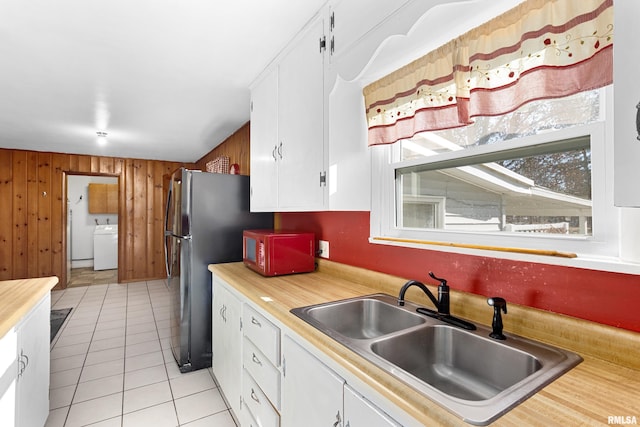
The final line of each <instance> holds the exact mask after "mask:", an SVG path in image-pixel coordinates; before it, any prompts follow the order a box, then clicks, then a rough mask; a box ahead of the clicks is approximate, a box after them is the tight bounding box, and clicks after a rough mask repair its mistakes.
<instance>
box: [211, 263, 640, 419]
mask: <svg viewBox="0 0 640 427" xmlns="http://www.w3.org/2000/svg"><path fill="white" fill-rule="evenodd" d="M209 270H211V271H212V272H214V273H215V274H216V275H218V276H219V277H220V278H222V279H223V280H225V281H226V282H227V283H229V284H230V285H232V286H234V288H235V289H236V290H238V291H239V292H240V293H241V294H243V295H245V296H246V297H247V298H248V299H249V300H250V301H252V302H253V303H255V305H257V306H259V307H261V308H262V309H264V310H265V311H266V312H268V313H269V314H271V315H272V316H273V317H274V318H276V319H278V320H279V321H280V322H282V324H283V325H285V326H286V327H288V328H290V329H291V330H292V331H294V332H296V333H297V334H299V335H300V336H302V337H304V338H305V339H307V340H308V341H309V342H310V343H312V344H313V345H315V346H316V347H317V348H318V349H319V350H321V351H322V352H324V353H325V354H326V355H327V356H328V357H330V358H332V359H333V360H334V361H335V362H336V363H338V364H339V365H341V366H342V367H344V368H345V369H346V370H348V371H349V372H350V373H351V374H353V375H355V376H357V377H358V378H359V380H361V381H363V382H364V383H366V384H367V385H369V386H370V387H372V388H373V389H375V390H377V391H378V392H379V393H380V394H381V395H383V396H384V397H386V398H387V399H388V400H389V401H391V402H392V403H393V404H395V405H397V406H398V407H399V408H401V409H402V410H403V411H405V412H406V413H408V414H409V415H411V416H412V417H413V418H415V419H416V420H418V421H419V422H421V423H423V424H424V425H429V426H436V425H437V426H440V425H451V426H457V425H468V424H465V423H464V422H463V421H462V420H461V419H460V418H458V417H456V416H455V415H452V414H451V413H449V412H448V411H446V410H445V409H442V408H441V407H440V406H438V405H437V404H436V403H434V402H432V401H431V400H429V399H428V398H426V397H423V396H422V395H420V394H418V393H417V392H415V391H414V390H413V389H411V388H410V387H408V386H406V385H405V384H404V383H402V382H400V381H399V380H397V379H395V378H394V377H392V376H391V375H389V374H387V373H386V372H384V371H383V370H381V369H379V368H377V367H376V366H375V365H373V364H371V363H370V362H368V361H366V360H365V359H364V358H362V357H360V356H359V355H357V354H356V353H354V352H352V351H350V350H349V349H347V348H346V347H344V346H342V345H341V344H339V343H338V342H337V341H335V340H333V339H331V338H330V337H328V336H326V335H325V334H323V333H322V332H320V331H318V330H317V329H315V328H314V327H312V326H310V325H308V324H307V323H306V322H304V321H303V320H301V319H299V318H298V317H296V316H294V315H293V314H291V313H290V312H289V310H291V309H292V308H295V307H303V306H307V305H312V304H319V303H324V302H329V301H335V300H340V299H344V298H352V297H357V296H362V295H367V294H372V293H377V292H382V293H387V294H390V295H394V296H395V295H397V294H398V292H399V290H400V288H401V287H402V285H403V284H404V282H405V281H406V279H402V278H398V277H394V276H389V275H386V274H381V273H376V272H372V271H369V270H363V269H360V268H355V267H350V266H346V265H342V264H338V263H334V262H330V261H325V260H319V268H318V271H316V272H314V273H308V274H297V275H289V276H280V277H271V278H265V277H262V276H260V275H258V274H256V273H255V272H253V271H251V270H249V269H248V268H246V267H245V266H244V265H243V264H242V263H229V264H217V265H210V266H209ZM453 286H455V285H453ZM430 288H431V290H432V291H435V287H433V286H430ZM406 297H407V298H406V299H407V300H411V301H414V302H416V303H418V304H421V305H424V306H426V307H430V306H431V303H430V302H429V301H428V299H426V297H425V296H424V295H422V294H420V293H419V292H418V290H417V289H416V288H415V287H414V288H411V289H409V291H408V292H407V295H406ZM451 313H452V314H453V315H455V316H459V317H462V318H466V319H469V320H471V321H473V322H476V323H478V324H484V325H490V323H491V318H492V313H493V312H492V310H491V307H488V306H487V304H486V298H485V297H482V296H478V295H472V294H467V293H463V292H456V291H454V290H452V292H451ZM503 319H504V324H505V332H507V333H513V334H517V335H520V336H524V337H527V338H531V339H535V340H538V341H542V342H546V343H548V344H551V345H555V346H557V347H561V348H565V349H567V350H571V351H574V352H576V353H578V354H580V355H581V356H582V357H583V358H584V361H583V362H582V363H580V364H579V365H578V366H577V367H575V368H573V369H572V370H570V371H569V372H567V373H566V374H564V375H563V376H561V377H560V378H558V379H557V380H555V381H554V382H552V383H551V384H550V385H548V386H547V387H545V388H543V389H542V390H540V391H539V392H538V393H536V394H535V395H534V396H532V397H530V398H529V399H527V400H526V401H525V402H523V403H522V404H520V405H518V406H516V407H515V408H513V409H512V410H511V411H510V412H508V413H507V414H505V415H504V416H502V417H501V418H499V419H498V420H496V421H495V422H494V423H492V424H491V425H492V426H518V427H521V426H530V425H534V426H578V425H586V426H590V425H608V423H609V417H611V416H613V417H621V416H622V417H635V419H637V420H639V421H638V422H640V334H638V333H634V332H630V331H626V330H622V329H617V328H613V327H609V326H605V325H601V324H597V323H593V322H589V321H584V320H580V319H575V318H570V317H567V316H562V315H557V314H554V313H550V312H545V311H541V310H536V309H532V308H528V307H522V306H517V305H515V304H511V305H509V314H508V315H507V316H504V317H503ZM619 419H620V418H618V420H619ZM625 420H626V418H625ZM631 420H632V419H631Z"/></svg>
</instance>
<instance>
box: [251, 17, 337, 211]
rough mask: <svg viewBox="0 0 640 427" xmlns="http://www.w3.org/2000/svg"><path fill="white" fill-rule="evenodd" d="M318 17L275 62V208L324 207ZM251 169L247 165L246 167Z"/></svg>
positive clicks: (321, 61) (320, 23) (321, 58)
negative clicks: (276, 88)
mask: <svg viewBox="0 0 640 427" xmlns="http://www.w3.org/2000/svg"><path fill="white" fill-rule="evenodd" d="M323 25H324V21H323V20H322V19H321V18H317V19H316V20H315V21H313V22H312V23H311V24H310V25H309V26H308V27H307V29H306V30H305V32H304V34H303V35H302V36H301V37H300V38H298V39H296V41H294V42H293V44H292V47H291V48H290V49H289V50H288V52H287V53H286V56H285V57H284V58H283V59H282V61H281V62H280V64H279V74H278V126H279V142H278V161H279V170H278V187H279V197H278V200H279V207H280V209H281V210H296V209H303V210H311V209H321V208H324V193H325V189H326V187H325V186H322V185H321V184H320V173H322V172H324V171H325V168H324V164H325V159H324V154H325V153H324V82H323V76H324V69H323V64H324V51H323V50H321V49H320V39H321V38H322V37H323ZM252 173H253V170H252Z"/></svg>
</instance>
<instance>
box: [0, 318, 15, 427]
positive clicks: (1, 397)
mask: <svg viewBox="0 0 640 427" xmlns="http://www.w3.org/2000/svg"><path fill="white" fill-rule="evenodd" d="M17 348H18V344H17V336H16V332H15V330H13V329H11V330H10V331H8V332H7V333H6V334H5V335H4V337H1V338H0V420H2V422H3V423H5V424H6V425H8V426H12V425H14V424H15V413H16V374H17V372H18V368H17V367H16V365H17V363H16V354H17Z"/></svg>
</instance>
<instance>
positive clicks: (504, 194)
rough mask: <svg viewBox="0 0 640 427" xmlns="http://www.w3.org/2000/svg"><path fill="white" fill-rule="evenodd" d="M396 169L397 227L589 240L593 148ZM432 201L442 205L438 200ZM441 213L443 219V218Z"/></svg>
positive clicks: (572, 147) (590, 230)
mask: <svg viewBox="0 0 640 427" xmlns="http://www.w3.org/2000/svg"><path fill="white" fill-rule="evenodd" d="M585 140H586V141H587V143H586V144H585V145H584V146H583V147H578V148H576V147H575V144H573V145H572V146H571V148H570V149H568V150H567V151H563V152H557V150H554V152H553V153H551V154H548V153H542V154H535V155H531V156H526V157H516V158H507V159H505V158H504V156H503V155H502V154H501V155H500V156H501V157H500V158H498V157H497V158H496V161H493V162H487V163H473V159H472V158H470V159H467V160H466V161H467V163H465V164H463V165H461V166H458V167H451V168H446V169H439V170H431V169H432V168H430V167H428V165H427V166H414V167H411V168H403V169H397V170H396V180H397V182H398V187H397V188H398V189H399V191H398V195H397V197H398V200H397V206H398V208H399V209H400V213H401V215H398V216H397V218H398V224H397V226H398V227H402V228H423V229H433V228H435V229H445V230H457V231H474V232H513V233H522V234H523V235H524V234H526V235H530V234H559V233H560V234H568V235H582V236H584V235H591V234H592V221H591V215H592V214H591V211H592V204H591V151H590V148H589V145H588V138H585ZM434 200H441V202H438V203H434ZM438 209H441V210H442V220H440V221H439V220H438Z"/></svg>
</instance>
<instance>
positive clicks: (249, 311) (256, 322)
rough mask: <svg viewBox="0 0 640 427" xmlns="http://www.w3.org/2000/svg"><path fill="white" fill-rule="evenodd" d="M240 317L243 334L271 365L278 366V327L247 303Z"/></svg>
mask: <svg viewBox="0 0 640 427" xmlns="http://www.w3.org/2000/svg"><path fill="white" fill-rule="evenodd" d="M242 317H243V319H242V327H243V329H244V335H245V336H246V337H247V338H249V339H250V340H251V342H252V343H253V344H255V346H256V347H258V350H260V351H261V352H262V354H264V355H265V356H266V357H267V359H269V361H271V363H272V364H273V365H275V366H280V329H279V328H278V327H277V326H276V325H274V324H273V323H271V322H270V321H268V320H267V319H266V318H265V317H264V316H262V315H261V314H259V313H258V312H257V311H255V310H254V309H253V308H252V307H251V306H249V305H245V310H243V315H242Z"/></svg>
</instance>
